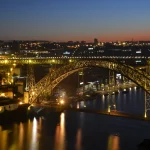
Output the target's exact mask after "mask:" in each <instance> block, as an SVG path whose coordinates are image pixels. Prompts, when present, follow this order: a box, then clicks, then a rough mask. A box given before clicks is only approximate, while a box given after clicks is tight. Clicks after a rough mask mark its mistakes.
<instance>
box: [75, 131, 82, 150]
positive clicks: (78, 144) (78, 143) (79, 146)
mask: <svg viewBox="0 0 150 150" xmlns="http://www.w3.org/2000/svg"><path fill="white" fill-rule="evenodd" d="M76 150H82V130H81V129H78V131H77V135H76Z"/></svg>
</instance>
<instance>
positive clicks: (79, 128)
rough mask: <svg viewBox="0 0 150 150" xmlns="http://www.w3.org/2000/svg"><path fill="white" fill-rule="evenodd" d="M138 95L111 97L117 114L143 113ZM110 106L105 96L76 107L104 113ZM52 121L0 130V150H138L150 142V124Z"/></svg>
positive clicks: (67, 115)
mask: <svg viewBox="0 0 150 150" xmlns="http://www.w3.org/2000/svg"><path fill="white" fill-rule="evenodd" d="M136 91H138V94H137V96H136V97H135V92H136ZM136 91H134V89H132V90H131V93H128V95H129V94H130V98H129V96H128V95H127V94H123V95H121V94H118V95H112V96H111V98H112V101H111V100H110V104H111V105H112V106H113V104H114V101H115V102H116V106H117V109H118V110H125V111H131V110H132V108H135V107H136V108H138V107H139V108H138V109H137V110H140V111H141V109H140V107H141V104H142V103H143V101H142V97H143V93H142V91H141V90H138V89H136ZM119 98H120V99H119ZM133 98H134V99H133ZM107 104H108V97H105V96H103V97H101V99H97V100H94V101H93V102H91V101H86V102H78V103H77V105H76V107H80V108H82V107H84V106H85V105H86V108H87V107H88V108H90V106H91V107H92V108H98V109H102V108H106V107H107ZM137 110H136V109H135V110H134V111H135V112H136V111H137ZM50 118H51V116H49V118H46V117H43V119H42V118H33V119H29V120H27V121H26V122H20V123H13V124H10V125H2V126H0V150H49V149H51V150H74V149H75V150H97V149H102V150H136V145H137V144H139V143H140V142H141V141H142V140H143V139H144V138H150V123H149V122H144V121H138V120H128V119H125V118H115V117H110V116H103V115H94V114H89V113H79V112H78V113H76V112H64V113H61V115H60V118H59V119H58V121H53V120H51V119H50ZM114 133H115V134H114ZM128 143H129V144H128ZM126 146H127V147H126ZM68 147H69V148H68ZM124 147H125V148H124ZM130 147H131V148H130Z"/></svg>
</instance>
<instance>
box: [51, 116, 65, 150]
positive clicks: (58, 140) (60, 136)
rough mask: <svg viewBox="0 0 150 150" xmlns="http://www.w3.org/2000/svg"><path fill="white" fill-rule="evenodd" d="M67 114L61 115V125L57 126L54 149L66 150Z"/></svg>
mask: <svg viewBox="0 0 150 150" xmlns="http://www.w3.org/2000/svg"><path fill="white" fill-rule="evenodd" d="M65 148H66V141H65V114H64V113H62V114H61V115H60V125H57V127H56V133H55V143H54V150H65Z"/></svg>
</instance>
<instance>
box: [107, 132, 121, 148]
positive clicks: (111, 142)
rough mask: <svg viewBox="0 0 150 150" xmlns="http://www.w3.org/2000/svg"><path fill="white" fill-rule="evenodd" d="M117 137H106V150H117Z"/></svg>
mask: <svg viewBox="0 0 150 150" xmlns="http://www.w3.org/2000/svg"><path fill="white" fill-rule="evenodd" d="M119 140H120V139H119V136H117V135H109V137H108V147H107V150H119V149H120V148H119V147H120V145H119V144H120V143H119Z"/></svg>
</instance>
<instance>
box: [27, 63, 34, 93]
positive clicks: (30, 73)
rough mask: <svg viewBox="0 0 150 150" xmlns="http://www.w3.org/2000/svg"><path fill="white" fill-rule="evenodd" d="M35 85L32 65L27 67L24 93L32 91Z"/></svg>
mask: <svg viewBox="0 0 150 150" xmlns="http://www.w3.org/2000/svg"><path fill="white" fill-rule="evenodd" d="M34 85H35V76H34V67H33V65H28V66H27V79H26V91H29V90H31V89H32V87H33V86H34Z"/></svg>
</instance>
